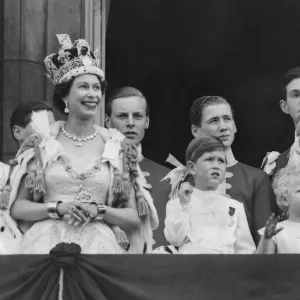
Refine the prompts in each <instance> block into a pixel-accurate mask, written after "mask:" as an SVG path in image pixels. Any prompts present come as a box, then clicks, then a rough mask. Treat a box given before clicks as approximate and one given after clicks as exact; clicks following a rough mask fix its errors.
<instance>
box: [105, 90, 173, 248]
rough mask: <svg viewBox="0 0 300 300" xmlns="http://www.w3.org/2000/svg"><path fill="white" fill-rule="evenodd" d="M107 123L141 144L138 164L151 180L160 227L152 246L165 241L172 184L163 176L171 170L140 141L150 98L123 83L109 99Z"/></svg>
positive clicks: (147, 121)
mask: <svg viewBox="0 0 300 300" xmlns="http://www.w3.org/2000/svg"><path fill="white" fill-rule="evenodd" d="M105 123H106V126H107V127H108V128H116V129H118V130H119V131H120V132H121V133H123V134H124V135H125V136H126V137H127V138H128V139H130V140H132V141H133V142H134V143H135V144H136V145H137V146H138V150H139V153H140V158H139V165H140V168H141V170H142V171H143V173H144V175H145V178H146V180H147V183H148V184H149V189H150V192H151V195H152V197H153V200H154V205H155V207H156V210H157V213H158V217H159V221H160V222H159V227H158V228H157V229H156V230H155V231H154V232H153V239H154V241H153V243H154V245H153V248H157V247H159V246H163V245H166V244H167V242H166V239H165V236H164V233H163V229H164V221H165V217H166V204H167V201H168V196H169V193H170V185H169V183H168V182H166V181H163V182H161V180H162V179H163V178H164V177H165V176H166V174H167V173H169V171H170V170H169V169H168V168H166V167H164V166H162V165H160V164H158V163H156V162H154V161H152V160H150V159H148V158H146V157H144V156H143V154H142V147H141V142H142V140H143V138H144V135H145V130H146V129H148V127H149V123H150V118H149V105H148V102H147V99H146V98H145V97H144V95H143V94H142V93H141V92H140V91H139V90H137V89H135V88H132V87H122V88H119V89H117V90H115V91H113V92H112V93H111V94H110V96H109V97H108V99H107V102H106V116H105Z"/></svg>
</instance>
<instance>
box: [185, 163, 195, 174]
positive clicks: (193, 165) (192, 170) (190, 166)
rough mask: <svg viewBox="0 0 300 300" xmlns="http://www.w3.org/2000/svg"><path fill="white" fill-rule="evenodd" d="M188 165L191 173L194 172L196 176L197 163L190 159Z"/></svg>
mask: <svg viewBox="0 0 300 300" xmlns="http://www.w3.org/2000/svg"><path fill="white" fill-rule="evenodd" d="M186 167H187V169H188V171H189V173H190V174H192V175H193V176H195V174H196V169H195V164H194V163H193V162H192V161H188V162H187V164H186Z"/></svg>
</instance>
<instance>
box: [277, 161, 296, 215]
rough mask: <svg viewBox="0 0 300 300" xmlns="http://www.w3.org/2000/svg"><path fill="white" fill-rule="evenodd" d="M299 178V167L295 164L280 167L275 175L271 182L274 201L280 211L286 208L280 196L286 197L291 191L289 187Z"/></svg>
mask: <svg viewBox="0 0 300 300" xmlns="http://www.w3.org/2000/svg"><path fill="white" fill-rule="evenodd" d="M297 178H299V179H300V169H299V167H296V166H287V167H285V168H283V169H280V170H279V171H278V172H277V173H276V174H275V175H274V180H273V183H272V186H273V190H274V193H275V195H276V202H277V205H278V206H279V208H280V209H281V210H282V211H285V210H286V206H285V205H284V204H283V201H282V196H283V197H284V198H287V197H288V195H289V194H290V193H291V189H292V187H293V185H294V184H295V179H297Z"/></svg>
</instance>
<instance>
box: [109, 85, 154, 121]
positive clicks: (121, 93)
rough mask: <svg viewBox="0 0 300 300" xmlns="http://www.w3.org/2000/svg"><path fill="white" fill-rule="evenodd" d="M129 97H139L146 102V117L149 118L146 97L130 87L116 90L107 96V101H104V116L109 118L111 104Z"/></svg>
mask: <svg viewBox="0 0 300 300" xmlns="http://www.w3.org/2000/svg"><path fill="white" fill-rule="evenodd" d="M129 97H140V98H142V99H144V100H145V102H146V116H149V114H150V107H149V103H148V101H147V99H146V97H145V96H144V95H143V94H142V92H141V91H139V90H138V89H136V88H134V87H131V86H124V87H121V88H118V89H116V90H114V91H113V92H112V93H111V94H110V95H109V96H108V99H107V101H106V108H105V111H106V114H107V115H108V116H111V113H112V104H113V102H114V100H115V99H119V98H129Z"/></svg>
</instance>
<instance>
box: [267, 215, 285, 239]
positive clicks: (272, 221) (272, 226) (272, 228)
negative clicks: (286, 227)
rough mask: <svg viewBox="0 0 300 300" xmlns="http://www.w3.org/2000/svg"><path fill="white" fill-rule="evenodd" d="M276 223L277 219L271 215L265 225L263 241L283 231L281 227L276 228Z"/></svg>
mask: <svg viewBox="0 0 300 300" xmlns="http://www.w3.org/2000/svg"><path fill="white" fill-rule="evenodd" d="M277 223H278V218H277V217H275V215H274V214H271V216H270V217H269V219H268V221H267V223H266V228H265V232H264V238H265V239H270V238H272V237H273V236H274V235H276V234H277V233H278V232H280V231H281V230H282V229H283V227H281V228H276V225H277Z"/></svg>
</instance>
